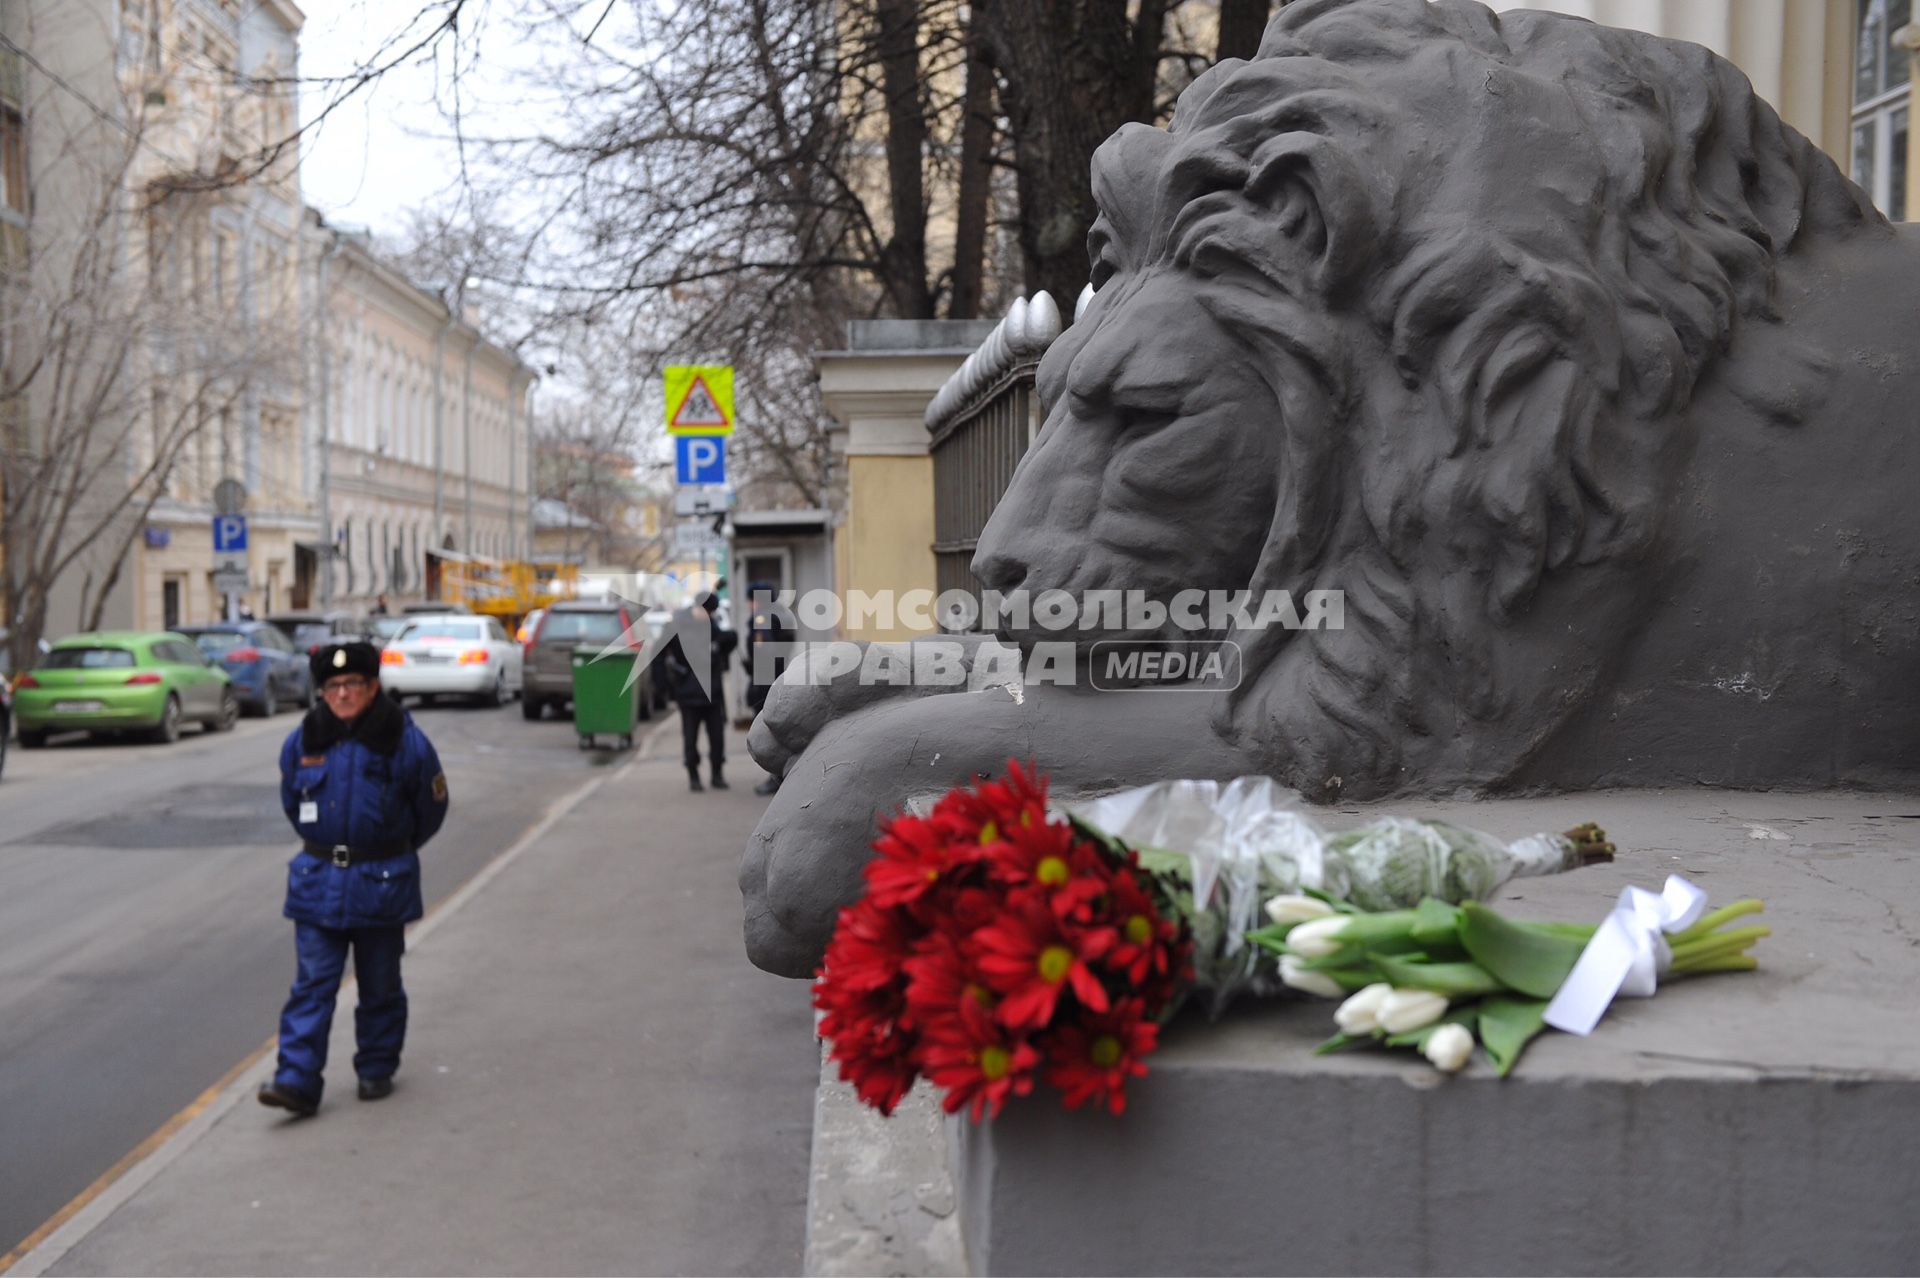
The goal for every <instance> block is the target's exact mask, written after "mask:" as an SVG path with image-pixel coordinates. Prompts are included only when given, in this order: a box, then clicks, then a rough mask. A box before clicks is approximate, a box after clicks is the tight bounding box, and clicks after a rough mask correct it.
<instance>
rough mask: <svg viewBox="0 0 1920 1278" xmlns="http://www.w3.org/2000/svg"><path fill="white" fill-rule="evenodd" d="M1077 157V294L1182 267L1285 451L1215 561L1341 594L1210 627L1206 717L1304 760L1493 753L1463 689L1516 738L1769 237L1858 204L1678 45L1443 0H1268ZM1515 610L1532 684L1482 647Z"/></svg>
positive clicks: (1868, 218) (1103, 303) (1585, 640)
mask: <svg viewBox="0 0 1920 1278" xmlns="http://www.w3.org/2000/svg"><path fill="white" fill-rule="evenodd" d="M1094 180H1095V192H1096V196H1097V199H1098V203H1099V206H1100V210H1101V216H1100V218H1099V220H1098V222H1097V223H1096V225H1095V228H1094V233H1093V243H1094V247H1095V250H1096V259H1097V261H1096V268H1095V280H1096V285H1105V286H1104V287H1101V290H1100V293H1098V294H1096V301H1095V308H1094V310H1093V311H1092V312H1090V314H1089V316H1088V319H1089V320H1091V321H1092V322H1093V323H1094V324H1098V323H1099V322H1101V320H1102V318H1103V312H1108V313H1112V309H1111V308H1116V307H1117V306H1119V305H1123V304H1124V298H1123V297H1121V298H1110V297H1107V296H1105V294H1107V293H1109V292H1112V293H1122V294H1123V293H1124V291H1125V287H1126V285H1125V280H1126V279H1127V278H1128V276H1127V275H1126V272H1127V271H1134V272H1143V271H1148V270H1166V269H1174V270H1180V271H1184V272H1187V273H1189V274H1191V275H1192V276H1194V277H1195V279H1196V288H1199V289H1202V290H1203V293H1202V296H1201V304H1202V305H1204V306H1207V307H1209V308H1210V309H1212V310H1214V312H1215V313H1216V314H1217V315H1220V316H1221V317H1222V318H1224V319H1227V320H1228V321H1229V322H1230V327H1231V328H1232V329H1233V330H1234V331H1235V332H1236V333H1238V334H1241V335H1242V336H1243V340H1244V341H1245V342H1246V343H1247V345H1248V346H1249V347H1250V348H1251V349H1252V350H1254V351H1255V352H1257V354H1258V356H1259V357H1260V359H1261V361H1262V362H1263V364H1265V365H1266V370H1265V371H1264V372H1263V376H1266V377H1268V378H1270V379H1271V386H1272V389H1273V392H1274V406H1275V411H1276V412H1277V414H1278V417H1279V419H1280V424H1281V429H1282V430H1283V431H1284V434H1285V437H1286V440H1287V459H1286V462H1285V472H1286V473H1284V474H1283V475H1282V476H1281V480H1280V487H1279V492H1280V494H1281V497H1280V501H1279V502H1278V507H1279V509H1278V510H1277V511H1276V514H1275V518H1274V522H1273V525H1272V527H1271V530H1270V533H1269V536H1268V539H1267V542H1266V546H1265V549H1264V551H1263V552H1262V554H1261V556H1260V559H1259V562H1258V563H1257V564H1255V565H1252V566H1251V571H1250V574H1249V580H1248V585H1249V587H1250V588H1251V589H1252V590H1254V591H1255V592H1256V597H1258V594H1257V592H1261V591H1264V590H1268V589H1278V588H1285V589H1290V590H1293V591H1295V592H1296V594H1297V593H1298V592H1299V591H1300V590H1301V589H1303V588H1316V587H1325V588H1335V589H1340V590H1342V591H1344V593H1345V598H1346V629H1345V630H1343V631H1336V632H1316V633H1301V634H1288V633H1286V632H1281V631H1268V632H1262V633H1258V634H1249V635H1244V636H1241V638H1242V640H1243V643H1244V645H1245V647H1246V650H1247V653H1248V663H1247V664H1248V671H1249V675H1248V681H1247V684H1246V686H1245V687H1244V688H1243V689H1242V691H1241V692H1240V693H1239V694H1238V695H1237V696H1236V697H1235V698H1234V699H1233V702H1232V705H1231V706H1230V708H1229V709H1228V710H1227V711H1226V712H1225V714H1226V716H1227V719H1226V725H1225V726H1228V727H1229V728H1230V729H1232V730H1235V731H1237V733H1239V734H1241V735H1244V736H1250V737H1253V738H1255V739H1260V738H1268V739H1269V740H1268V742H1267V744H1268V746H1269V747H1270V748H1269V750H1268V753H1269V754H1270V755H1271V756H1272V757H1274V758H1276V759H1285V760H1287V761H1288V762H1287V763H1286V764H1284V765H1283V766H1282V768H1281V770H1282V771H1283V772H1286V773H1288V774H1290V776H1289V779H1291V780H1292V781H1293V782H1294V783H1295V784H1298V785H1301V786H1302V788H1303V789H1306V790H1308V791H1309V792H1310V793H1329V792H1331V793H1339V792H1340V790H1341V788H1342V783H1341V778H1343V777H1344V778H1346V779H1347V782H1348V784H1347V787H1346V790H1347V793H1349V794H1352V793H1361V792H1378V791H1380V790H1383V789H1390V788H1394V786H1395V784H1396V781H1397V779H1399V778H1401V777H1403V776H1404V775H1413V776H1418V777H1420V778H1421V779H1422V782H1423V783H1424V784H1427V785H1430V786H1432V787H1436V788H1438V787H1444V786H1447V785H1451V784H1459V783H1476V784H1478V783H1488V782H1492V783H1498V782H1499V781H1500V780H1501V779H1502V778H1504V777H1510V776H1512V775H1514V773H1515V772H1516V770H1518V769H1519V768H1521V767H1522V765H1523V763H1524V759H1525V756H1526V753H1527V750H1528V748H1530V747H1523V748H1521V749H1519V750H1514V749H1512V748H1511V747H1509V748H1508V754H1509V756H1510V757H1505V758H1487V757H1476V756H1475V754H1474V749H1475V747H1474V746H1473V745H1472V744H1471V742H1472V740H1473V739H1474V738H1475V737H1476V734H1475V733H1474V732H1473V725H1474V723H1475V721H1492V720H1496V719H1503V718H1505V719H1509V720H1510V719H1511V718H1512V717H1513V716H1516V715H1519V716H1526V717H1528V719H1529V720H1530V721H1537V722H1538V723H1539V725H1540V727H1539V730H1538V731H1537V732H1536V733H1534V735H1533V737H1532V739H1531V742H1532V746H1535V747H1537V746H1538V745H1539V744H1540V743H1541V742H1543V741H1544V740H1545V739H1546V738H1547V736H1549V735H1550V734H1551V731H1552V729H1553V726H1554V725H1555V724H1556V723H1558V722H1560V721H1562V720H1564V718H1565V717H1566V708H1567V707H1570V706H1572V705H1574V704H1576V703H1577V701H1578V700H1579V699H1580V697H1581V696H1582V695H1584V694H1585V692H1586V691H1587V690H1589V689H1590V688H1591V686H1592V685H1593V684H1594V683H1595V682H1597V681H1598V680H1600V679H1601V678H1602V677H1603V676H1604V672H1605V670H1606V668H1607V665H1608V660H1609V650H1610V648H1612V647H1616V646H1617V643H1618V636H1617V635H1615V636H1612V637H1606V636H1605V635H1604V632H1605V631H1606V629H1607V628H1608V627H1609V626H1617V625H1624V624H1627V618H1625V617H1624V616H1615V615H1613V614H1611V613H1609V611H1608V608H1609V605H1608V603H1607V599H1608V598H1609V594H1610V592H1608V591H1606V590H1601V589H1597V588H1596V586H1595V583H1596V582H1597V581H1599V580H1600V579H1601V578H1602V577H1603V576H1604V575H1606V574H1608V573H1614V574H1617V573H1621V572H1631V571H1634V570H1635V566H1636V565H1637V564H1641V563H1643V562H1644V561H1645V560H1646V559H1648V557H1649V555H1650V548H1651V547H1653V546H1654V544H1655V543H1656V542H1657V540H1658V538H1659V535H1660V531H1661V525H1662V519H1663V515H1662V508H1663V501H1662V496H1663V489H1662V480H1661V478H1660V477H1661V475H1662V474H1663V473H1668V472H1670V471H1671V470H1672V468H1673V467H1674V466H1676V465H1677V464H1679V463H1681V462H1682V461H1684V459H1685V457H1686V455H1687V452H1688V448H1689V444H1690V436H1689V431H1688V429H1687V408H1688V405H1689V403H1690V402H1691V400H1692V399H1693V397H1694V395H1695V392H1696V389H1697V388H1698V387H1699V386H1700V385H1701V383H1702V381H1703V379H1704V378H1706V377H1708V376H1711V375H1712V372H1713V370H1714V368H1715V366H1716V362H1718V361H1721V360H1722V358H1723V357H1724V356H1725V355H1726V354H1727V352H1728V351H1729V350H1730V349H1731V348H1732V347H1733V346H1734V344H1735V343H1736V342H1738V341H1739V340H1740V336H1741V333H1742V330H1743V326H1748V325H1755V324H1766V323H1769V322H1771V321H1773V320H1775V319H1777V318H1778V316H1777V315H1776V310H1775V306H1776V303H1775V298H1774V293H1775V275H1776V264H1777V262H1778V260H1779V259H1780V257H1781V256H1782V255H1784V254H1786V253H1788V252H1789V251H1790V250H1792V249H1793V248H1794V247H1795V246H1796V245H1797V244H1801V243H1803V242H1805V241H1807V240H1808V239H1809V238H1817V237H1821V236H1835V235H1843V234H1848V233H1852V232H1856V231H1859V230H1862V229H1867V228H1872V227H1875V226H1882V225H1884V223H1883V220H1882V219H1881V218H1880V217H1879V215H1878V214H1877V213H1876V212H1874V211H1873V209H1872V206H1871V205H1870V203H1869V202H1868V201H1867V199H1866V197H1865V196H1864V194H1863V193H1862V192H1860V191H1859V189H1858V188H1857V187H1854V186H1853V185H1852V184H1851V183H1849V182H1848V181H1847V180H1846V179H1845V178H1844V177H1843V176H1842V175H1841V174H1840V172H1839V171H1838V169H1836V168H1835V166H1834V165H1833V163H1832V162H1831V161H1830V160H1829V159H1828V158H1827V157H1826V156H1824V155H1823V154H1822V153H1821V152H1820V151H1819V150H1817V149H1816V148H1815V147H1814V146H1813V145H1812V144H1811V143H1809V142H1808V141H1807V140H1806V139H1805V138H1803V137H1801V136H1800V135H1799V134H1797V133H1795V132H1794V131H1793V130H1792V129H1791V128H1789V127H1787V126H1786V125H1785V124H1784V123H1782V121H1781V120H1780V118H1779V117H1778V116H1777V115H1776V114H1775V112H1774V111H1773V109H1772V108H1771V107H1769V106H1768V105H1767V104H1766V103H1765V102H1763V101H1761V100H1760V98H1758V97H1757V96H1756V95H1755V93H1754V91H1753V88H1752V86H1751V85H1750V84H1749V83H1748V81H1747V79H1746V77H1745V76H1744V75H1742V74H1741V72H1740V71H1739V70H1738V69H1737V68H1735V67H1734V66H1732V65H1731V64H1730V63H1728V62H1727V61H1725V60H1724V59H1722V58H1720V57H1718V56H1716V55H1714V54H1713V53H1711V52H1710V51H1708V50H1707V49H1705V48H1702V47H1700V46H1697V45H1691V44H1685V43H1681V42H1677V41H1671V40H1663V39H1658V38H1655V37H1652V36H1648V35H1644V34H1641V33H1637V32H1631V31H1622V30H1615V29H1611V28H1607V27H1602V26H1597V25H1594V24H1592V23H1587V22H1583V21H1580V20H1577V19H1570V18H1565V17H1562V16H1560V15H1555V14H1546V13H1536V12H1520V13H1511V14H1508V15H1506V16H1504V17H1502V16H1498V15H1495V14H1494V13H1492V12H1491V11H1490V10H1488V9H1486V8H1484V7H1483V6H1481V5H1479V4H1475V3H1470V2H1465V0H1439V2H1438V3H1428V0H1296V2H1295V3H1293V4H1290V5H1288V6H1287V7H1286V8H1285V9H1284V10H1283V11H1282V12H1281V14H1280V15H1279V16H1278V17H1277V18H1276V19H1275V21H1274V22H1273V24H1272V25H1271V26H1270V27H1269V29H1268V31H1267V34H1266V37H1265V40H1264V41H1263V43H1262V45H1261V47H1260V50H1259V53H1258V54H1257V56H1256V57H1255V58H1254V59H1252V60H1251V61H1244V62H1243V61H1237V60H1236V61H1229V62H1225V63H1222V64H1221V65H1219V66H1217V67H1215V68H1213V69H1212V70H1210V71H1208V72H1207V73H1206V74H1205V75H1203V76H1201V77H1200V78H1199V79H1198V80H1196V81H1195V82H1194V84H1192V85H1191V86H1190V87H1189V88H1188V89H1187V90H1186V92H1185V93H1184V94H1182V96H1181V98H1180V101H1179V104H1178V108H1177V111H1176V114H1175V117H1174V119H1173V121H1172V124H1171V126H1170V127H1169V128H1168V129H1166V130H1164V131H1163V130H1159V129H1152V128H1147V127H1145V126H1140V125H1133V126H1128V127H1127V128H1125V129H1123V130H1122V131H1121V132H1120V133H1118V134H1116V135H1115V136H1114V137H1113V138H1112V139H1110V140H1109V141H1108V142H1107V144H1106V145H1105V146H1104V147H1103V148H1102V149H1101V151H1100V153H1099V154H1098V156H1097V157H1096V159H1095V162H1094ZM1116 269H1118V270H1119V271H1120V272H1121V275H1120V276H1119V278H1118V279H1117V280H1116V282H1115V283H1114V284H1112V285H1106V284H1105V281H1106V278H1107V277H1108V276H1110V275H1112V274H1113V273H1114V271H1115V270H1116ZM1227 274H1232V275H1234V276H1236V278H1237V279H1238V280H1240V281H1244V280H1245V279H1247V278H1248V277H1249V276H1251V277H1253V278H1255V279H1257V281H1258V292H1259V293H1260V294H1261V295H1262V296H1260V298H1259V299H1258V300H1257V301H1254V302H1249V301H1248V300H1247V296H1246V295H1247V290H1246V289H1245V288H1244V287H1233V288H1227V287H1218V288H1215V287H1212V286H1210V285H1209V283H1208V282H1207V281H1209V280H1210V279H1211V278H1212V277H1215V276H1222V275H1227ZM1329 315H1334V316H1339V317H1342V318H1343V319H1344V321H1345V322H1344V323H1333V322H1329V320H1328V318H1327V317H1328V316H1329ZM1076 327H1077V326H1076ZM1356 332H1363V333H1365V334H1367V335H1368V337H1369V340H1368V341H1364V342H1356V341H1355V340H1354V334H1355V333H1356ZM1809 358H1810V359H1812V358H1813V357H1811V356H1810V357H1809ZM1774 407H1775V408H1777V409H1779V411H1778V412H1777V413H1775V416H1776V417H1778V418H1780V419H1781V420H1783V421H1784V420H1785V419H1787V418H1790V417H1791V416H1792V412H1791V410H1790V409H1789V408H1785V407H1781V406H1779V405H1775V406H1774ZM1760 416H1762V417H1765V416H1766V414H1765V413H1762V414H1760ZM1316 419H1317V420H1316ZM1611 593H1614V594H1617V593H1618V592H1617V591H1615V592H1611ZM1530 617H1531V618H1532V619H1533V621H1534V623H1535V624H1541V623H1543V622H1544V623H1546V625H1547V628H1550V629H1552V630H1554V631H1555V633H1556V636H1557V637H1556V638H1555V639H1553V640H1551V641H1549V642H1548V643H1547V644H1546V645H1544V646H1543V647H1542V650H1541V651H1540V653H1539V654H1538V656H1539V660H1540V661H1541V663H1542V664H1543V665H1544V664H1546V663H1547V662H1548V661H1549V660H1550V659H1551V660H1552V661H1553V662H1554V664H1555V667H1556V672H1555V673H1553V674H1552V675H1550V676H1546V675H1543V678H1545V679H1546V680H1547V681H1548V682H1547V683H1545V684H1542V685H1541V686H1537V687H1531V686H1526V681H1519V682H1518V683H1517V682H1516V680H1515V679H1514V678H1513V677H1512V665H1513V658H1512V655H1511V651H1510V652H1509V654H1508V656H1507V657H1506V658H1504V659H1503V658H1501V657H1500V656H1498V655H1497V654H1496V652H1495V647H1496V645H1499V644H1502V643H1505V644H1508V645H1510V646H1511V645H1512V644H1514V643H1516V642H1518V643H1521V644H1523V645H1525V644H1527V643H1530V642H1532V641H1530V640H1527V639H1526V638H1524V637H1518V638H1517V637H1516V635H1517V634H1519V635H1524V632H1525V630H1526V628H1527V623H1528V619H1529V618H1530ZM1575 618H1577V619H1578V622H1579V624H1577V625H1574V624H1568V625H1565V626H1562V625H1561V624H1559V623H1560V622H1562V621H1568V622H1571V621H1573V620H1574V619H1575ZM1563 629H1564V630H1566V631H1568V632H1569V633H1566V634H1564V635H1559V633H1558V632H1559V631H1561V630H1563ZM1549 649H1550V651H1549ZM1495 735H1497V734H1495Z"/></svg>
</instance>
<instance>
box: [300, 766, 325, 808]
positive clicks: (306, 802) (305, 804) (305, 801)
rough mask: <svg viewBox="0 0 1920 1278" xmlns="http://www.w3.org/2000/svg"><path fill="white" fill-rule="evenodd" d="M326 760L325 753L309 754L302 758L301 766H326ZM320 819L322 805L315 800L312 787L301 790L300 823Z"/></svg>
mask: <svg viewBox="0 0 1920 1278" xmlns="http://www.w3.org/2000/svg"><path fill="white" fill-rule="evenodd" d="M326 762H327V757H326V756H325V755H324V754H320V755H307V756H305V757H303V758H302V759H301V760H300V766H301V767H303V768H306V767H316V766H318V767H325V766H326ZM319 819H320V805H319V804H318V803H317V802H315V801H314V798H313V791H312V790H311V789H307V790H303V791H301V792H300V824H302V825H311V824H313V823H314V822H315V821H318V820H319Z"/></svg>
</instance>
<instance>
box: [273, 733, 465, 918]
mask: <svg viewBox="0 0 1920 1278" xmlns="http://www.w3.org/2000/svg"><path fill="white" fill-rule="evenodd" d="M393 712H394V713H396V714H399V715H401V716H402V717H403V719H404V727H403V728H402V729H401V731H400V733H399V734H398V737H399V739H398V743H397V745H396V746H395V748H394V750H393V751H392V753H382V752H380V751H379V750H376V749H374V748H373V747H371V746H369V745H368V744H367V743H366V742H365V741H362V740H360V739H358V738H357V737H352V736H348V737H345V738H344V739H341V740H337V741H335V742H333V744H331V745H329V746H327V747H326V748H325V749H324V750H322V751H320V752H318V753H314V752H312V751H311V750H310V748H309V747H308V746H306V745H304V744H303V742H302V733H303V732H304V731H305V730H306V729H305V727H304V726H303V727H301V728H295V729H294V730H293V732H292V733H291V734H290V735H289V736H288V737H287V740H286V744H285V745H284V746H282V747H281V749H280V806H281V807H282V808H284V809H285V810H286V813H287V820H289V821H291V822H293V828H294V829H295V830H298V831H299V832H300V837H301V838H303V839H311V840H313V841H314V842H316V843H325V844H328V845H332V844H336V843H345V844H347V845H349V846H352V847H363V846H369V845H374V844H383V843H388V842H391V841H393V840H396V839H404V840H406V841H407V842H408V843H409V844H410V845H411V848H410V850H409V851H407V852H404V853H402V854H400V855H398V856H392V857H385V858H382V859H380V860H377V861H361V862H357V863H355V864H353V865H348V866H337V865H334V864H333V863H332V862H331V861H330V860H327V859H323V858H321V857H318V856H312V855H309V854H308V853H306V852H301V853H299V854H298V855H296V856H295V857H294V858H293V860H292V861H290V862H288V863H287V901H286V905H285V907H284V909H283V910H282V913H284V914H285V915H286V916H287V917H288V918H290V919H293V920H295V921H296V922H300V923H313V924H317V925H319V926H321V927H330V928H342V929H345V928H357V927H384V926H390V925H393V924H399V923H411V922H412V921H413V920H415V919H417V918H419V917H420V916H421V915H422V914H423V913H425V905H424V903H423V902H422V900H421V897H420V857H419V849H420V848H421V846H422V845H424V844H425V843H426V841H427V840H428V839H431V838H432V837H433V836H434V834H435V833H436V832H437V831H438V830H439V829H440V823H441V822H443V821H445V820H446V818H447V781H446V777H445V775H444V774H443V773H442V772H441V771H440V758H439V756H438V755H436V754H435V753H434V751H433V745H432V743H431V742H429V741H428V740H427V737H426V734H425V733H424V732H422V731H420V729H419V728H417V727H415V726H414V724H413V719H412V717H411V716H409V715H407V714H406V712H405V711H404V710H400V709H398V708H397V707H395V708H394V711H393ZM316 713H321V714H324V713H325V711H324V710H319V711H316ZM336 723H337V721H336ZM309 802H311V803H313V804H314V805H315V806H316V808H317V815H316V816H315V818H314V819H313V820H311V821H302V820H301V819H300V816H301V805H302V804H304V803H309Z"/></svg>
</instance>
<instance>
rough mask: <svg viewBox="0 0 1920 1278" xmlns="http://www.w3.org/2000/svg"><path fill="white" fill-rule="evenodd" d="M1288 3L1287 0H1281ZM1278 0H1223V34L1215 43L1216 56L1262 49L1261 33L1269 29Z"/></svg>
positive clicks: (1248, 54) (1247, 55)
mask: <svg viewBox="0 0 1920 1278" xmlns="http://www.w3.org/2000/svg"><path fill="white" fill-rule="evenodd" d="M1279 2H1280V3H1282V4H1284V3H1285V0H1279ZM1275 7H1276V5H1275V0H1220V37H1219V40H1218V41H1217V42H1216V43H1215V45H1214V60H1215V61H1216V62H1220V61H1225V60H1226V59H1228V58H1251V57H1252V56H1253V55H1254V54H1255V53H1258V52H1259V51H1260V37H1261V36H1263V35H1265V34H1266V33H1267V22H1268V20H1269V19H1271V18H1272V16H1273V10H1274V8H1275Z"/></svg>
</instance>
